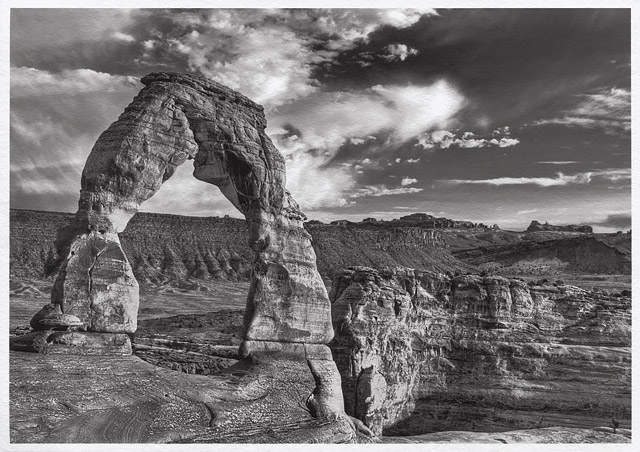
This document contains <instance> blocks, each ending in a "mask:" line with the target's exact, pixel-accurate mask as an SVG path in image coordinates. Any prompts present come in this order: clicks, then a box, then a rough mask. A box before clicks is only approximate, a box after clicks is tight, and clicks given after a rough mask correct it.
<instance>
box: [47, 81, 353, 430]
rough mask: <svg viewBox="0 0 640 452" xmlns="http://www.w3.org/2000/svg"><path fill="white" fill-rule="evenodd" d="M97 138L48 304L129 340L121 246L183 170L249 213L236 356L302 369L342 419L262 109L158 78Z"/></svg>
mask: <svg viewBox="0 0 640 452" xmlns="http://www.w3.org/2000/svg"><path fill="white" fill-rule="evenodd" d="M142 83H143V84H144V85H146V86H145V88H143V89H142V90H141V91H140V93H139V94H138V95H137V96H136V97H135V99H134V100H133V102H132V103H131V104H130V105H129V106H128V107H127V108H126V109H125V111H124V112H123V113H122V115H121V116H120V117H119V118H118V120H117V121H116V122H114V123H113V124H112V125H111V126H110V127H109V128H108V129H107V130H106V131H105V132H103V133H102V134H101V135H100V137H99V139H98V141H97V142H96V144H95V145H94V147H93V149H92V150H91V153H90V155H89V157H88V159H87V162H86V164H85V168H84V171H83V173H82V181H81V191H80V200H79V202H78V211H77V213H76V215H75V220H74V222H73V224H72V225H71V226H70V228H68V230H66V231H63V232H61V233H60V234H59V236H60V240H64V238H65V237H69V238H71V237H73V239H72V241H71V243H70V245H69V247H68V250H69V251H68V255H67V257H66V259H65V261H64V262H63V264H62V266H61V269H60V272H59V275H58V279H57V280H56V283H55V286H54V289H53V293H52V303H53V304H57V305H60V307H61V311H62V313H64V314H70V315H74V316H77V317H78V318H79V319H80V321H81V322H83V323H84V325H86V327H87V333H108V334H115V335H117V334H122V333H132V332H134V331H135V330H136V325H137V311H138V304H139V300H138V290H139V289H138V283H137V281H136V279H135V277H134V275H133V270H132V267H131V265H130V263H129V261H128V259H127V256H126V255H125V253H124V251H123V249H122V245H121V243H120V239H119V235H118V234H119V233H121V232H122V231H124V229H125V227H126V226H127V224H128V222H129V220H130V219H131V217H133V215H134V214H135V213H136V212H137V211H138V208H139V207H140V205H141V204H142V203H143V202H144V201H146V200H147V199H149V198H150V197H151V196H153V195H154V194H155V193H156V192H157V191H158V189H159V188H160V186H161V185H162V183H163V182H165V181H166V180H167V179H169V178H170V177H171V175H172V174H173V173H174V172H175V170H176V168H177V167H178V166H179V165H181V164H183V163H184V162H185V161H186V160H187V159H193V160H194V176H195V177H196V178H197V179H199V180H202V181H204V182H208V183H210V184H214V185H216V186H217V187H218V188H219V189H220V190H221V192H222V193H223V194H224V196H225V197H226V198H227V199H228V200H229V201H230V202H231V203H232V204H233V205H234V206H235V207H236V208H237V209H238V210H239V211H240V212H241V213H242V214H244V216H245V218H246V220H247V224H248V245H249V247H250V248H251V250H252V251H253V255H254V256H253V262H252V270H251V288H250V291H249V295H248V299H247V307H246V311H245V317H244V332H243V337H244V342H243V343H242V345H241V349H240V352H241V355H242V356H243V357H247V356H249V355H252V356H254V357H256V356H258V355H268V356H271V355H273V354H274V353H275V354H279V355H292V356H296V357H298V358H301V359H306V360H307V362H308V365H309V368H310V370H311V373H312V374H313V376H314V378H315V380H316V389H315V391H314V392H313V394H312V396H311V398H310V401H309V406H310V407H312V409H313V410H314V412H316V413H317V415H318V416H320V417H326V416H331V415H341V414H343V407H342V396H341V391H340V385H339V376H338V374H337V370H336V367H335V363H334V362H333V360H332V358H331V352H330V350H329V348H328V347H327V346H326V345H325V344H326V343H328V342H329V341H330V340H331V339H332V337H333V328H332V325H331V317H330V304H329V300H328V296H327V291H326V289H325V286H324V284H323V282H322V279H321V278H320V275H319V273H318V271H317V269H316V256H315V253H314V251H313V248H312V246H311V242H310V237H311V236H310V235H309V233H308V232H306V231H305V230H304V228H303V221H304V220H305V219H306V218H305V216H304V215H303V214H302V212H301V211H300V209H299V208H298V205H297V204H296V202H295V201H294V200H293V198H292V197H291V195H290V194H289V192H288V191H287V190H286V189H285V164H284V159H283V157H282V155H281V154H280V153H279V152H278V150H277V149H276V148H275V147H274V145H273V144H272V142H271V140H270V139H269V137H268V136H267V135H266V133H265V128H266V119H265V116H264V113H263V108H262V107H261V106H259V105H258V104H256V103H254V102H252V101H251V100H249V99H248V98H246V97H244V96H243V95H241V94H239V93H237V92H235V91H232V90H231V89H229V88H226V87H224V86H222V85H220V84H218V83H216V82H214V81H211V80H208V79H206V78H204V77H198V76H194V75H187V74H171V73H154V74H150V75H147V76H146V77H144V78H143V79H142Z"/></svg>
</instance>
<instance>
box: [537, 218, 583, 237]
mask: <svg viewBox="0 0 640 452" xmlns="http://www.w3.org/2000/svg"><path fill="white" fill-rule="evenodd" d="M538 231H562V232H583V233H585V234H591V233H593V228H592V227H591V226H589V225H587V224H581V225H576V224H568V225H566V226H556V225H553V224H549V222H548V221H547V222H545V223H544V224H542V223H540V222H539V221H537V220H533V221H532V222H531V224H530V225H529V227H528V228H527V232H538Z"/></svg>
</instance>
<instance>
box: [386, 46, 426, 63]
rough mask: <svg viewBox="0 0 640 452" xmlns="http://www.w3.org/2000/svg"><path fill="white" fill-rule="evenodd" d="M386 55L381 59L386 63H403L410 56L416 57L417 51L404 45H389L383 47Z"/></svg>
mask: <svg viewBox="0 0 640 452" xmlns="http://www.w3.org/2000/svg"><path fill="white" fill-rule="evenodd" d="M385 49H386V51H387V54H386V55H383V56H382V57H383V58H384V59H386V60H387V61H394V60H400V61H404V60H406V59H407V57H409V56H411V55H417V54H418V50H417V49H413V48H411V47H408V46H407V45H406V44H389V45H388V46H387V47H385Z"/></svg>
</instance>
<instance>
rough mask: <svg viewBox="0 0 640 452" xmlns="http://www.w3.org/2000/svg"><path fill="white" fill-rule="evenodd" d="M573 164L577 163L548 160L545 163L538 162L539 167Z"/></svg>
mask: <svg viewBox="0 0 640 452" xmlns="http://www.w3.org/2000/svg"><path fill="white" fill-rule="evenodd" d="M573 163H578V162H577V161H576V160H560V161H556V160H550V161H545V162H538V164H539V165H571V164H573Z"/></svg>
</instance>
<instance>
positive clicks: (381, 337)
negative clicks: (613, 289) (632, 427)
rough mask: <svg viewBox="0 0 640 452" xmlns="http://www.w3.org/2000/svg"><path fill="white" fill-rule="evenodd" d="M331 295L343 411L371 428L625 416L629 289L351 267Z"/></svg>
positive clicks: (603, 421)
mask: <svg viewBox="0 0 640 452" xmlns="http://www.w3.org/2000/svg"><path fill="white" fill-rule="evenodd" d="M330 298H331V300H332V303H333V305H332V310H333V323H334V328H335V331H336V337H335V339H334V340H333V342H332V343H331V348H332V351H333V355H334V359H335V360H336V363H337V365H338V368H339V370H340V373H341V375H342V387H343V393H344V397H345V408H346V411H347V413H348V414H351V415H353V416H355V417H357V418H359V419H360V420H362V421H363V422H364V423H365V424H366V425H367V426H368V427H370V428H371V429H372V430H374V431H375V432H376V433H381V432H382V431H383V429H384V431H385V434H399V435H407V434H409V435H416V434H422V433H429V432H433V431H444V430H480V431H483V430H484V431H492V429H493V430H496V429H497V431H500V428H502V430H510V429H515V428H540V427H541V426H542V427H545V426H549V425H551V426H554V425H560V426H571V427H572V426H575V424H574V425H572V423H578V424H580V423H582V425H585V424H586V425H588V424H589V423H593V426H594V427H595V426H598V425H600V426H602V425H605V426H606V425H608V424H609V421H610V419H611V418H612V417H615V418H616V419H619V420H622V421H623V422H624V423H625V424H628V423H629V419H630V408H631V407H630V402H631V400H630V396H629V394H630V392H629V391H630V369H631V363H630V357H631V355H630V350H631V349H630V345H631V342H630V338H631V299H630V297H627V296H621V295H620V294H617V295H608V294H606V293H603V292H596V291H594V292H589V291H586V290H583V289H579V288H577V287H573V286H564V285H562V284H557V285H555V286H554V285H544V284H542V285H539V284H527V283H525V282H524V281H522V280H517V279H506V278H501V277H481V276H478V275H460V276H456V277H450V276H447V275H444V274H441V273H437V272H423V271H417V270H412V269H407V268H390V269H384V270H379V271H378V270H374V269H371V268H367V267H352V268H349V269H345V270H343V271H342V273H341V274H339V275H337V276H336V277H335V278H334V280H333V286H332V289H331V292H330Z"/></svg>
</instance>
